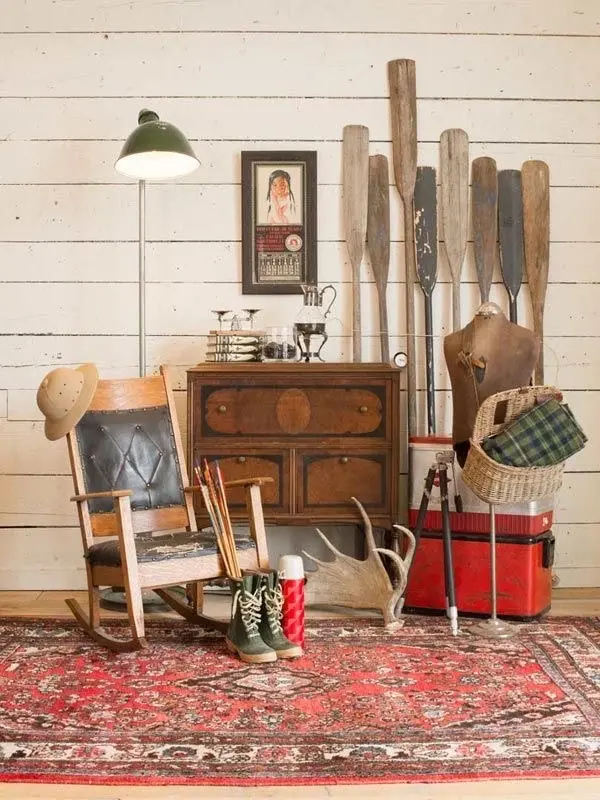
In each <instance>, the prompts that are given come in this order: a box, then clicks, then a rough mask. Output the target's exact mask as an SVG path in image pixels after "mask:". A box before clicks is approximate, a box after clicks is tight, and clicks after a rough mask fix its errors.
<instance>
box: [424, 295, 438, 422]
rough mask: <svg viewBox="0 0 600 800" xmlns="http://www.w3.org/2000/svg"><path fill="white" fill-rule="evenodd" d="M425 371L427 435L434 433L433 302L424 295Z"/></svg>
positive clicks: (428, 296)
mask: <svg viewBox="0 0 600 800" xmlns="http://www.w3.org/2000/svg"><path fill="white" fill-rule="evenodd" d="M425 370H426V375H427V433H428V434H429V435H430V436H431V435H432V434H434V433H435V428H436V425H435V374H434V367H433V302H432V299H431V292H430V293H429V294H425Z"/></svg>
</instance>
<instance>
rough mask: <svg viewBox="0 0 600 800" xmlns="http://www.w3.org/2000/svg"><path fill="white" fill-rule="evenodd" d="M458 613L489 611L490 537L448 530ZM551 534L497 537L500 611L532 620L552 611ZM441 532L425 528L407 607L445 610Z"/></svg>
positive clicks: (411, 579) (409, 586) (485, 613)
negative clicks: (450, 532) (450, 537)
mask: <svg viewBox="0 0 600 800" xmlns="http://www.w3.org/2000/svg"><path fill="white" fill-rule="evenodd" d="M452 555H453V562H454V581H455V586H456V604H457V606H458V613H459V614H463V615H464V614H481V615H485V616H488V615H489V614H490V612H491V600H490V592H491V580H490V544H489V535H486V534H472V533H455V532H454V531H453V532H452ZM553 563H554V536H553V534H552V533H551V532H550V531H547V532H545V533H541V534H537V535H535V536H524V535H522V534H521V535H516V536H507V535H503V534H497V535H496V581H497V603H498V615H499V616H505V617H515V618H519V619H522V620H531V619H535V618H536V617H540V616H542V615H543V614H545V613H546V612H547V611H548V610H549V609H550V600H551V592H552V564H553ZM445 608H446V598H445V586H444V553H443V542H442V534H441V533H439V532H437V531H424V532H423V534H422V535H421V540H420V542H419V546H418V548H417V552H416V553H415V558H414V561H413V564H412V567H411V570H410V576H409V581H408V587H407V590H406V600H405V610H407V611H445Z"/></svg>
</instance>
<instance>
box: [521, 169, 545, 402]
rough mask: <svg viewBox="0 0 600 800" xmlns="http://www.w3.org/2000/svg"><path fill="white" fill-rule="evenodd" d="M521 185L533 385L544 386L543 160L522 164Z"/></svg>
mask: <svg viewBox="0 0 600 800" xmlns="http://www.w3.org/2000/svg"><path fill="white" fill-rule="evenodd" d="M521 179H522V183H523V235H524V244H525V269H526V271H527V281H528V283H529V293H530V294H531V305H532V308H533V330H534V331H535V332H536V333H537V334H538V335H539V337H540V340H541V342H542V347H540V357H539V360H538V363H537V366H536V368H535V383H536V384H537V385H538V386H543V384H544V355H543V346H544V303H545V300H546V287H547V285H548V268H549V266H550V174H549V170H548V165H547V164H546V163H545V162H544V161H533V160H532V161H525V163H524V164H523V166H522V167H521Z"/></svg>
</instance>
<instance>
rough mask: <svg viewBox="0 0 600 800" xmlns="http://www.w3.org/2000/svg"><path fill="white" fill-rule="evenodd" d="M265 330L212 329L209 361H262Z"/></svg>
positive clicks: (209, 339)
mask: <svg viewBox="0 0 600 800" xmlns="http://www.w3.org/2000/svg"><path fill="white" fill-rule="evenodd" d="M263 336H264V333H263V331H254V330H250V331H240V330H232V331H210V333H209V336H208V347H207V350H206V360H207V361H260V360H261V344H262V337H263Z"/></svg>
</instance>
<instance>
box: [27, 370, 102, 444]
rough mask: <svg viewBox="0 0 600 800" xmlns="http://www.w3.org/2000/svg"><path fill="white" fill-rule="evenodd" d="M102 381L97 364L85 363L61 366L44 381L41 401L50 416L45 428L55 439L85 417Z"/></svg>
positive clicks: (63, 434) (41, 407)
mask: <svg viewBox="0 0 600 800" xmlns="http://www.w3.org/2000/svg"><path fill="white" fill-rule="evenodd" d="M97 383H98V370H97V369H96V366H95V364H82V365H81V366H80V367H77V368H76V369H69V368H68V367H58V369H53V370H52V372H49V373H48V374H47V375H46V377H45V378H44V380H43V381H42V382H41V383H40V387H39V389H38V392H37V404H38V408H39V409H40V411H41V412H42V414H43V415H44V416H45V417H46V424H45V427H44V432H45V434H46V437H47V438H48V439H50V440H51V441H54V440H55V439H60V437H61V436H65V435H66V434H67V433H68V432H69V431H70V430H73V428H74V427H75V425H77V423H78V422H79V420H80V419H81V418H82V417H83V415H84V414H85V412H86V411H87V409H88V407H89V405H90V402H91V400H92V397H93V396H94V392H95V391H96V384H97Z"/></svg>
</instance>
